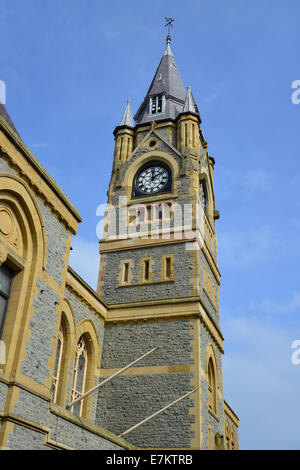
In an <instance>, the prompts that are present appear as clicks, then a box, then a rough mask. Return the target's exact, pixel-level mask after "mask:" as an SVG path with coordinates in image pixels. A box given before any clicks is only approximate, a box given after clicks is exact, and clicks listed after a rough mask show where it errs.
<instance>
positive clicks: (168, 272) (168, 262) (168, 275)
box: [166, 258, 171, 279]
mask: <svg viewBox="0 0 300 470" xmlns="http://www.w3.org/2000/svg"><path fill="white" fill-rule="evenodd" d="M166 279H171V258H166Z"/></svg>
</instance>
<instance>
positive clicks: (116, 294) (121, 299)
mask: <svg viewBox="0 0 300 470" xmlns="http://www.w3.org/2000/svg"><path fill="white" fill-rule="evenodd" d="M168 254H170V255H171V254H173V255H174V256H175V262H174V269H175V275H174V281H175V282H168V283H162V284H151V283H149V284H144V285H135V286H130V285H129V286H124V287H123V286H122V287H119V273H120V262H121V260H122V259H123V260H125V259H130V260H132V261H133V270H132V273H133V278H132V281H131V284H137V283H139V282H140V278H141V264H140V261H141V258H144V257H145V258H146V257H153V260H154V264H153V266H152V271H153V273H154V276H153V278H152V281H154V282H155V281H161V277H160V272H161V269H162V264H161V261H162V256H163V255H168ZM193 269H194V260H193V253H192V252H190V251H188V250H186V249H185V244H184V243H183V244H180V243H179V244H174V245H167V246H155V247H151V248H150V247H149V248H140V249H135V250H127V251H121V252H115V253H107V255H106V267H105V274H104V275H103V277H102V286H101V287H102V289H103V294H102V296H103V300H104V301H105V302H107V303H108V304H116V303H126V302H132V301H134V302H139V301H143V300H154V299H170V298H180V297H188V296H189V295H193V293H192V290H193V288H194V286H193V283H192V278H193V274H192V270H193Z"/></svg>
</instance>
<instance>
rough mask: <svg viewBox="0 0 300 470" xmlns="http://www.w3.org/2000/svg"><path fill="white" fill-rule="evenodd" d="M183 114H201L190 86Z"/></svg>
mask: <svg viewBox="0 0 300 470" xmlns="http://www.w3.org/2000/svg"><path fill="white" fill-rule="evenodd" d="M182 112H183V113H194V114H199V111H198V107H197V105H196V102H195V99H194V97H193V94H192V91H191V87H190V86H188V87H187V92H186V97H185V102H184V106H183V110H182Z"/></svg>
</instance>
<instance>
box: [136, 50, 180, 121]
mask: <svg viewBox="0 0 300 470" xmlns="http://www.w3.org/2000/svg"><path fill="white" fill-rule="evenodd" d="M185 95H186V92H185V89H184V86H183V83H182V80H181V77H180V75H179V72H178V69H177V66H176V63H175V59H174V56H173V53H172V51H171V47H170V44H169V43H167V47H166V49H165V52H164V54H163V56H162V58H161V60H160V63H159V66H158V68H157V69H156V72H155V75H154V78H153V80H152V82H151V85H150V87H149V90H148V92H147V95H146V96H145V98H144V101H143V103H142V104H141V106H140V107H139V109H138V111H137V113H136V114H135V116H134V119H135V121H136V123H137V124H140V123H144V122H150V121H152V120H153V119H155V120H156V121H158V120H159V119H176V117H177V116H178V114H179V113H180V112H182V107H183V105H184V101H185ZM158 96H164V97H165V106H164V109H163V112H161V113H160V114H159V115H155V117H154V115H153V114H150V113H149V109H150V99H151V98H153V97H158Z"/></svg>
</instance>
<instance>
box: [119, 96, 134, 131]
mask: <svg viewBox="0 0 300 470" xmlns="http://www.w3.org/2000/svg"><path fill="white" fill-rule="evenodd" d="M120 125H121V126H128V127H134V126H133V122H132V113H131V108H130V101H129V100H127V106H126V109H125V111H124V114H123V117H122V121H121V124H120Z"/></svg>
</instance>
